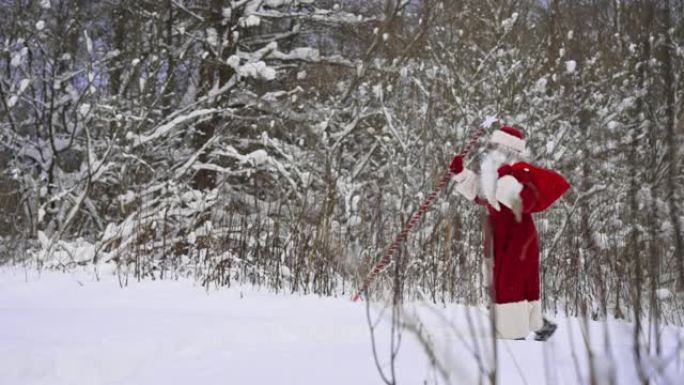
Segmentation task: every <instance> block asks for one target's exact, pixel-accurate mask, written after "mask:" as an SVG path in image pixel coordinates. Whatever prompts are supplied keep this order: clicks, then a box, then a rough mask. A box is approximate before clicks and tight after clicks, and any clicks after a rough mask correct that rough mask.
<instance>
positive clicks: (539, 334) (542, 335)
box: [534, 318, 558, 341]
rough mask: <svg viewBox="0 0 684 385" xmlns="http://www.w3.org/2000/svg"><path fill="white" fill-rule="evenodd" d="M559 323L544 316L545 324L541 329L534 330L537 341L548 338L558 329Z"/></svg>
mask: <svg viewBox="0 0 684 385" xmlns="http://www.w3.org/2000/svg"><path fill="white" fill-rule="evenodd" d="M557 327H558V325H556V324H555V323H553V322H551V321H549V320H547V319H546V318H544V326H542V328H541V329H539V330H537V331H536V332H534V339H535V340H537V341H546V340H548V339H549V338H550V337H551V336H552V335H553V333H554V332H555V331H556V328H557Z"/></svg>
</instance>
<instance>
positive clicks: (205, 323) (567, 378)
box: [0, 270, 684, 385]
mask: <svg viewBox="0 0 684 385" xmlns="http://www.w3.org/2000/svg"><path fill="white" fill-rule="evenodd" d="M411 309H413V310H415V311H417V313H418V314H419V315H420V317H421V319H422V320H423V321H422V322H423V323H424V324H425V325H426V326H427V329H428V330H429V331H430V338H431V340H432V341H433V344H434V350H435V352H436V354H437V357H438V359H439V360H440V361H441V362H444V363H445V366H446V367H447V368H446V370H447V372H446V373H448V375H449V378H450V381H451V382H452V383H458V384H470V383H478V381H479V379H480V376H479V374H478V373H479V372H478V365H477V362H476V360H475V359H474V358H473V354H472V353H471V352H472V351H477V346H479V347H480V348H481V347H482V346H486V341H487V339H486V337H485V335H486V332H485V331H482V332H473V331H470V327H469V326H468V324H469V323H468V320H467V319H468V318H467V317H466V315H467V314H469V315H470V316H471V317H474V318H475V319H477V318H478V317H480V316H481V315H482V314H483V311H482V310H481V309H472V308H471V309H469V311H468V312H466V311H465V310H464V308H463V307H459V306H450V307H447V308H442V307H439V308H428V307H427V306H425V305H417V306H412V307H411ZM435 309H436V310H437V311H436V312H435ZM413 310H412V311H413ZM379 311H381V309H380V308H373V309H372V313H373V314H378V312H379ZM385 313H389V312H385ZM375 318H377V317H375V316H374V319H375ZM442 318H446V319H447V320H449V322H445V321H444V320H443V319H442ZM556 319H557V321H558V322H559V328H558V331H557V332H556V335H555V336H554V337H553V338H552V339H551V340H550V341H549V342H547V343H539V342H536V341H533V340H527V341H500V342H499V345H498V357H499V358H498V361H499V370H498V376H499V377H498V378H499V381H500V383H502V384H545V383H553V384H578V383H589V378H588V377H589V376H588V373H589V371H588V368H589V365H588V362H589V361H588V358H587V357H588V355H587V350H586V348H585V342H584V341H585V338H584V336H586V333H583V332H582V328H581V327H580V324H581V322H580V321H578V320H576V319H571V318H570V319H563V318H561V317H557V318H556ZM589 325H590V326H589V336H590V339H591V341H592V343H591V344H592V345H593V353H594V355H595V360H594V367H595V368H596V372H597V373H598V379H599V383H609V379H610V378H611V376H613V379H614V380H615V381H614V383H616V384H631V383H637V382H638V377H637V372H636V369H635V361H634V358H633V353H632V348H631V346H632V334H631V333H632V332H631V330H632V328H631V326H630V325H629V324H626V323H622V322H616V321H611V322H610V323H608V324H607V325H608V330H609V336H610V338H609V341H608V342H606V339H605V338H604V336H605V334H604V331H605V326H606V324H605V323H593V322H592V323H590V324H589ZM376 332H377V337H378V351H379V353H380V355H381V357H380V361H381V365H382V366H383V368H384V369H385V370H386V371H387V372H388V373H389V370H390V368H389V366H388V361H389V360H388V358H387V357H388V351H389V340H390V339H389V334H390V328H389V322H388V320H387V319H386V318H382V319H381V320H380V321H379V322H378V326H377V329H376ZM664 333H665V334H664V337H663V341H664V347H663V353H662V354H661V356H660V357H661V358H659V359H657V360H656V359H646V360H645V361H647V362H649V364H648V367H647V368H646V372H650V371H652V370H654V368H656V367H664V368H665V369H664V370H662V372H663V373H664V375H662V376H657V381H656V382H655V383H659V384H681V382H679V380H680V379H681V378H682V376H684V352H682V348H681V346H679V344H681V343H682V340H683V339H684V332H683V331H682V330H681V329H675V328H667V329H665V330H664ZM611 357H612V359H611ZM611 362H616V363H617V364H616V365H612V364H611ZM485 365H486V364H485ZM395 366H396V378H397V383H398V384H423V383H444V381H443V380H442V379H441V377H440V376H439V375H438V374H437V372H436V371H435V370H433V369H432V367H431V365H430V364H429V361H428V359H427V356H426V354H425V351H424V349H423V348H422V347H421V345H420V344H419V343H418V342H417V339H416V338H414V336H413V335H412V334H411V333H409V332H404V334H403V338H402V343H401V347H400V350H399V354H398V357H397V361H396V365H395ZM188 383H196V384H202V385H210V384H269V385H270V384H273V385H276V384H277V385H285V384H304V385H308V384H327V385H330V384H381V383H382V380H381V378H380V376H379V374H378V369H377V367H376V365H375V363H374V360H373V354H372V348H371V343H370V333H369V327H368V324H367V320H366V307H365V304H364V303H352V302H351V301H350V300H349V298H348V297H346V296H345V297H339V298H320V297H316V296H301V295H285V294H273V293H270V292H268V291H265V290H257V289H251V288H244V287H242V288H229V289H220V290H210V291H206V290H204V289H203V288H201V287H197V286H196V285H194V284H193V282H191V281H144V282H142V283H137V282H131V283H130V284H129V286H128V287H127V288H125V289H121V288H120V287H119V284H118V281H117V280H116V278H115V277H113V276H105V277H101V280H100V281H96V280H94V278H93V277H92V276H91V275H89V274H85V273H78V274H59V273H43V274H42V275H41V276H40V277H39V276H38V275H37V273H35V272H33V273H30V274H29V275H27V273H26V272H25V271H23V270H2V271H0V384H3V385H5V384H7V385H21V384H46V385H47V384H50V385H57V384H127V385H132V384H164V385H169V384H188Z"/></svg>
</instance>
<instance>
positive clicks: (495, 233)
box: [450, 127, 570, 340]
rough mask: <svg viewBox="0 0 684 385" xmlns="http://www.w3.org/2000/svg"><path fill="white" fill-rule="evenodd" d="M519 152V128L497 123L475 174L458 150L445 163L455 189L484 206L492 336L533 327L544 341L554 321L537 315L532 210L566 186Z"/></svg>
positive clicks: (518, 335) (522, 333)
mask: <svg viewBox="0 0 684 385" xmlns="http://www.w3.org/2000/svg"><path fill="white" fill-rule="evenodd" d="M525 153H526V149H525V139H524V136H523V134H522V132H521V131H520V130H518V129H516V128H514V127H502V128H500V129H499V130H497V131H495V132H494V133H493V135H492V137H491V139H490V143H489V149H488V151H487V152H486V153H485V154H484V155H483V157H482V159H481V162H480V176H478V175H477V174H476V173H475V172H473V171H471V170H468V169H464V167H463V157H462V156H460V155H457V156H455V157H454V159H453V161H452V162H451V166H450V168H451V172H452V174H453V179H454V180H455V181H456V182H457V186H456V191H458V192H459V193H461V194H462V195H463V196H465V197H466V198H467V199H469V200H471V201H474V202H476V203H478V204H481V205H484V206H485V207H486V210H487V214H488V215H487V221H486V222H487V223H486V224H485V226H486V227H485V255H486V256H487V257H493V269H491V270H489V271H487V274H486V275H487V276H488V277H489V278H490V279H491V281H490V282H492V283H493V289H494V291H493V297H494V311H495V315H496V316H495V319H496V332H497V335H498V336H499V337H500V338H507V339H524V338H526V337H527V336H528V335H529V334H530V332H535V333H536V334H535V338H536V339H538V340H545V339H546V338H548V337H549V336H550V335H551V334H553V332H554V330H555V328H556V325H555V324H553V323H551V322H550V321H548V320H546V319H545V318H543V317H542V309H541V303H540V271H539V237H538V235H537V230H536V228H535V225H534V221H533V220H532V214H533V213H538V212H540V211H543V210H545V209H546V208H548V207H549V206H551V204H553V202H555V201H556V200H557V199H558V198H560V196H561V195H563V194H564V193H565V192H566V191H567V190H568V189H569V188H570V185H569V184H568V182H567V181H566V180H565V178H563V176H561V175H560V174H558V173H556V172H554V171H551V170H547V169H543V168H540V167H536V166H534V165H532V164H530V163H527V162H525V161H524V154H525ZM489 265H492V264H491V263H490V264H489Z"/></svg>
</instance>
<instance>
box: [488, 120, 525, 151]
mask: <svg viewBox="0 0 684 385" xmlns="http://www.w3.org/2000/svg"><path fill="white" fill-rule="evenodd" d="M489 142H490V143H496V144H500V145H502V146H505V147H507V148H510V149H511V150H514V151H516V152H518V153H523V152H525V136H524V135H523V133H522V131H520V130H519V129H517V128H515V127H508V126H504V127H501V128H500V129H498V130H496V131H494V133H493V134H492V138H491V139H490V140H489Z"/></svg>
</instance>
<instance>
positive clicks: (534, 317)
mask: <svg viewBox="0 0 684 385" xmlns="http://www.w3.org/2000/svg"><path fill="white" fill-rule="evenodd" d="M543 326H544V319H543V318H542V311H541V301H539V300H536V301H531V302H530V330H532V331H535V332H536V331H537V330H539V329H541V328H542V327H543Z"/></svg>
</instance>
